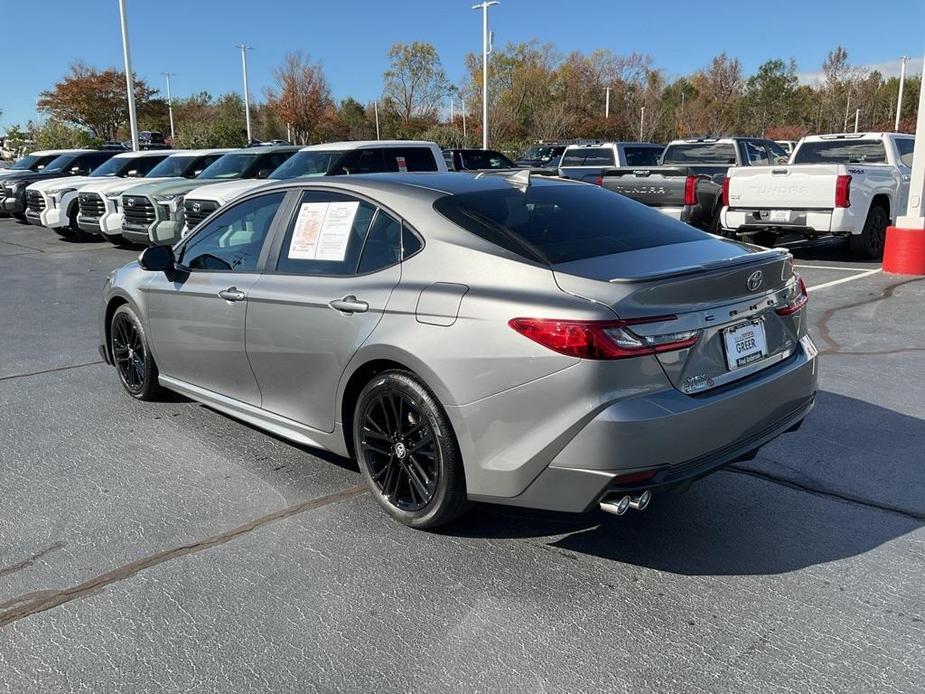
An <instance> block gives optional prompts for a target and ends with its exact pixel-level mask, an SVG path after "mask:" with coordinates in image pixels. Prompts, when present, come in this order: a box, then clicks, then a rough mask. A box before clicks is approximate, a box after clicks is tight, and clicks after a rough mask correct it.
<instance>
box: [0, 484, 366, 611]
mask: <svg viewBox="0 0 925 694" xmlns="http://www.w3.org/2000/svg"><path fill="white" fill-rule="evenodd" d="M367 489H368V488H367V487H366V486H365V485H355V486H353V487H348V488H346V489H342V490H340V491H338V492H334V493H333V494H327V495H325V496H319V497H315V498H313V499H307V500H306V501H301V502H299V503H297V504H293V505H292V506H287V507H286V508H281V509H279V510H276V511H273V512H271V513H268V514H266V515H264V516H260V517H259V518H255V519H254V520H252V521H249V522H247V523H245V524H244V525H240V526H238V527H237V528H233V529H232V530H228V531H225V532H223V533H219V534H218V535H213V536H212V537H208V538H205V539H203V540H199V541H197V542H192V543H190V544H187V545H181V546H180V547H174V548H172V549H167V550H163V551H161V552H157V553H155V554H151V555H149V556H147V557H142V558H141V559H137V560H136V561H133V562H130V563H128V564H125V565H123V566H120V567H118V568H116V569H112V570H111V571H107V572H106V573H103V574H100V575H99V576H94V577H93V578H91V579H89V580H87V581H84V582H83V583H80V584H78V585H76V586H72V587H71V588H65V589H63V590H44V591H38V592H34V593H30V594H29V595H23V596H20V597H18V598H13V599H12V600H8V601H7V602H5V603H3V604H0V628H3V627H5V626H7V625H9V624H12V623H13V622H17V621H19V620H20V619H24V618H26V617H30V616H31V615H34V614H37V613H39V612H44V611H45V610H50V609H52V608H54V607H58V606H59V605H63V604H65V603H68V602H71V601H72V600H78V599H80V598H84V597H87V596H88V595H93V594H95V593H97V592H98V591H100V590H102V589H103V588H106V587H107V586H110V585H112V584H113V583H118V582H120V581H124V580H126V579H128V578H131V577H133V576H135V575H136V574H138V573H139V572H141V571H144V570H145V569H150V568H151V567H154V566H157V565H158V564H163V563H164V562H168V561H171V560H173V559H178V558H180V557H185V556H187V555H189V554H196V553H198V552H202V551H204V550H207V549H212V548H213V547H217V546H218V545H223V544H225V543H226V542H230V541H231V540H234V539H236V538H238V537H241V536H242V535H246V534H248V533H250V532H253V531H254V530H257V529H259V528H262V527H264V526H265V525H269V524H270V523H275V522H276V521H279V520H282V519H284V518H291V517H292V516H295V515H298V514H300V513H304V512H305V511H312V510H315V509H319V508H321V507H323V506H327V505H329V504H333V503H337V502H339V501H345V500H346V499H352V498H353V497H355V496H359V495H360V494H364V493H366V491H367Z"/></svg>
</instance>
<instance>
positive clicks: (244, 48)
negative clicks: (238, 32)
mask: <svg viewBox="0 0 925 694" xmlns="http://www.w3.org/2000/svg"><path fill="white" fill-rule="evenodd" d="M235 48H240V49H241V68H242V69H243V71H244V120H245V121H246V123H247V144H248V145H249V144H250V143H251V140H253V138H252V137H251V105H250V100H249V99H248V96H247V52H248V51H252V50H254V47H253V46H248V45H246V44H243V43H239V44H238V45H236V46H235Z"/></svg>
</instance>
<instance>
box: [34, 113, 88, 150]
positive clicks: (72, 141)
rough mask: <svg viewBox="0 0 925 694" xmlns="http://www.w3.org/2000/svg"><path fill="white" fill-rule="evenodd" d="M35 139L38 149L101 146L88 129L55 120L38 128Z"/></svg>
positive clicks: (47, 121)
mask: <svg viewBox="0 0 925 694" xmlns="http://www.w3.org/2000/svg"><path fill="white" fill-rule="evenodd" d="M33 139H34V140H35V148H36V149H70V148H75V147H92V146H96V145H99V144H100V140H99V138H97V137H94V136H93V134H92V133H90V132H88V131H87V130H86V129H84V128H78V127H77V126H74V125H71V124H70V123H65V122H62V121H60V120H57V119H54V118H49V119H48V120H46V121H45V122H44V123H41V124H40V125H38V126H36V128H35V131H34V135H33Z"/></svg>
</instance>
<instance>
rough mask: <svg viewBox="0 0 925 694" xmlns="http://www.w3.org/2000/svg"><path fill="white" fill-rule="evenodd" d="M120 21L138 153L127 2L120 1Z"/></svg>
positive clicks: (130, 107)
mask: <svg viewBox="0 0 925 694" xmlns="http://www.w3.org/2000/svg"><path fill="white" fill-rule="evenodd" d="M119 21H120V22H121V23H122V57H123V59H124V60H125V88H126V91H127V93H128V122H129V128H131V131H132V150H133V151H135V152H137V151H138V118H137V117H136V115H135V81H134V78H133V77H132V54H131V50H129V45H128V21H127V20H126V18H125V0H119Z"/></svg>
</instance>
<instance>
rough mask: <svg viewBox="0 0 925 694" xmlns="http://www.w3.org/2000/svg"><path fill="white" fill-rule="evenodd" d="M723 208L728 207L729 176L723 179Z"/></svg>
mask: <svg viewBox="0 0 925 694" xmlns="http://www.w3.org/2000/svg"><path fill="white" fill-rule="evenodd" d="M723 207H729V176H726V178H724V179H723Z"/></svg>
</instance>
